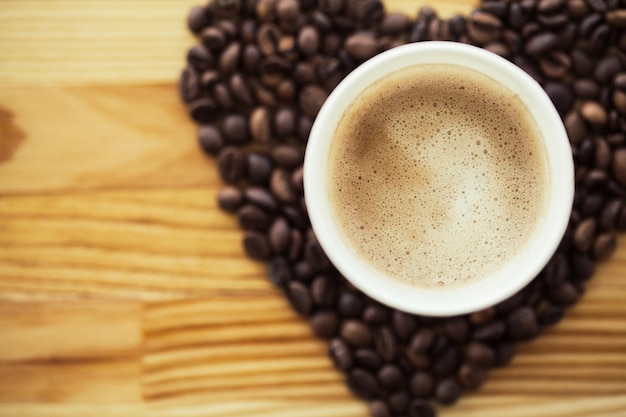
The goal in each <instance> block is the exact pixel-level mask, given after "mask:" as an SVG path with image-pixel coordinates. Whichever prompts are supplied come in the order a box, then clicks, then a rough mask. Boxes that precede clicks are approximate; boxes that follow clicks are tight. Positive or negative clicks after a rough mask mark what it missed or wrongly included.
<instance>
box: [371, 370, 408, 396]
mask: <svg viewBox="0 0 626 417" xmlns="http://www.w3.org/2000/svg"><path fill="white" fill-rule="evenodd" d="M376 376H377V378H378V381H379V382H380V385H382V387H383V388H386V389H387V390H389V391H395V390H397V389H398V388H400V387H402V385H404V375H403V374H402V371H401V370H400V368H399V367H398V366H397V365H394V364H386V365H383V367H382V368H380V369H379V370H378V373H377V375H376Z"/></svg>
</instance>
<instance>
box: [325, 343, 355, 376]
mask: <svg viewBox="0 0 626 417" xmlns="http://www.w3.org/2000/svg"><path fill="white" fill-rule="evenodd" d="M328 353H329V355H330V358H331V359H332V361H333V363H334V364H335V366H336V367H337V369H339V370H341V371H344V372H345V371H348V370H349V369H350V368H352V366H353V364H354V359H353V357H352V352H351V351H350V348H349V347H348V345H347V344H346V342H344V341H343V340H341V339H340V338H338V337H335V338H333V339H331V341H330V342H329V343H328Z"/></svg>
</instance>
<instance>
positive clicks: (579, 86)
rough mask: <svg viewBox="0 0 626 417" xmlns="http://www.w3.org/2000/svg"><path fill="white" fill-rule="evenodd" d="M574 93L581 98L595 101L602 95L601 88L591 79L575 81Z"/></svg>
mask: <svg viewBox="0 0 626 417" xmlns="http://www.w3.org/2000/svg"><path fill="white" fill-rule="evenodd" d="M573 86H574V92H575V93H576V95H577V96H578V97H579V98H583V99H595V98H597V97H598V96H599V95H600V86H599V85H598V83H597V82H596V81H594V80H593V79H591V78H579V79H576V80H575V81H574V84H573Z"/></svg>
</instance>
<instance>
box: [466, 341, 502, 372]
mask: <svg viewBox="0 0 626 417" xmlns="http://www.w3.org/2000/svg"><path fill="white" fill-rule="evenodd" d="M464 357H465V360H466V361H467V362H468V363H471V364H473V365H475V366H477V367H482V368H489V367H491V366H492V365H493V363H494V361H495V353H494V351H493V349H492V348H491V347H490V346H489V345H487V344H485V343H480V342H470V343H468V344H467V345H466V346H465V349H464Z"/></svg>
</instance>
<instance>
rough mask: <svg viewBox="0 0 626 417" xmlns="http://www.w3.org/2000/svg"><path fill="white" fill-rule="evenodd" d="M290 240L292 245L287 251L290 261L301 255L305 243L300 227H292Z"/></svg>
mask: <svg viewBox="0 0 626 417" xmlns="http://www.w3.org/2000/svg"><path fill="white" fill-rule="evenodd" d="M290 242H291V246H290V247H289V251H288V252H287V259H289V260H290V261H295V260H296V259H298V258H299V257H300V253H301V251H302V246H303V244H304V238H303V237H302V232H300V230H298V229H291V232H290Z"/></svg>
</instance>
